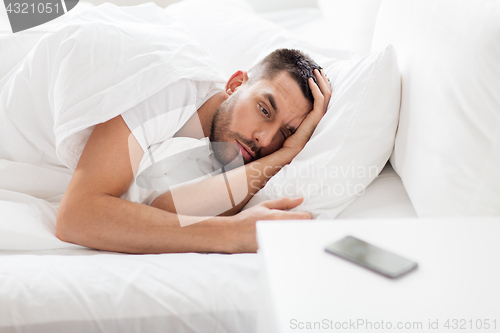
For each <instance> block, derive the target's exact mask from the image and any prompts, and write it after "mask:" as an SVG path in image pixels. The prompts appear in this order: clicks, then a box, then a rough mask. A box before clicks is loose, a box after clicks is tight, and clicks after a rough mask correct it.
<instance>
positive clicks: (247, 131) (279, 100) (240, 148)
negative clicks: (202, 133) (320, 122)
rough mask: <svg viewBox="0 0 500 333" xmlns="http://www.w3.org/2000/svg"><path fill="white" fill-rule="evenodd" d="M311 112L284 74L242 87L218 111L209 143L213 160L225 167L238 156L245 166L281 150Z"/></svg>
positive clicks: (293, 81)
mask: <svg viewBox="0 0 500 333" xmlns="http://www.w3.org/2000/svg"><path fill="white" fill-rule="evenodd" d="M311 110H312V103H311V102H309V100H307V98H306V97H305V96H304V94H303V93H302V91H301V90H300V87H299V85H298V84H297V82H295V80H294V79H293V78H292V77H291V76H290V74H288V73H286V72H282V73H280V74H278V75H276V76H275V77H274V78H273V79H272V80H264V79H262V80H258V81H255V82H254V83H253V84H251V85H248V84H246V83H245V84H242V85H241V86H240V87H239V88H238V89H237V90H236V92H234V93H233V94H232V95H231V96H230V97H229V98H228V99H227V100H225V101H224V102H223V103H222V104H221V105H220V107H219V108H218V109H217V111H216V113H215V116H214V118H213V121H212V130H211V133H210V140H211V141H212V142H228V143H230V144H227V145H214V146H213V149H214V153H215V156H216V158H217V159H218V160H219V161H220V162H221V163H223V164H228V163H229V162H231V161H232V160H234V159H235V158H236V156H237V155H238V152H240V153H241V155H242V156H243V159H244V161H245V163H248V162H251V161H252V160H255V159H258V158H261V157H264V156H266V155H269V154H271V153H273V152H275V151H277V150H278V149H280V148H281V147H282V146H283V143H284V142H285V140H286V138H288V137H289V136H290V135H291V134H293V132H295V130H296V129H297V128H298V127H299V125H300V124H301V123H302V121H303V120H304V118H305V117H306V116H307V114H308V113H309V112H310V111H311Z"/></svg>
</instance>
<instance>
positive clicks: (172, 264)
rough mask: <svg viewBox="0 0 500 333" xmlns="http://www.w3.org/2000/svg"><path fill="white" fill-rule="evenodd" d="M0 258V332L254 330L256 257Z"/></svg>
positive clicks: (74, 253) (75, 254)
mask: <svg viewBox="0 0 500 333" xmlns="http://www.w3.org/2000/svg"><path fill="white" fill-rule="evenodd" d="M0 254H1V255H0V333H7V332H33V333H35V332H36V333H58V332H60V333H63V332H64V333H67V332H72V333H79V332H82V333H83V332H106V333H111V332H113V333H115V332H116V333H128V332H130V333H131V332H137V333H139V332H141V333H143V332H148V333H153V332H228V333H229V332H255V325H256V308H257V300H256V295H257V294H258V293H257V288H258V284H257V280H258V277H257V274H258V265H257V258H256V255H255V254H239V255H224V254H197V253H183V254H161V255H126V254H120V253H109V252H102V251H95V250H90V249H89V250H87V249H79V250H50V251H39V252H34V253H26V252H13V251H10V252H5V251H4V252H1V253H0Z"/></svg>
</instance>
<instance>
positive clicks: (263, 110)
mask: <svg viewBox="0 0 500 333" xmlns="http://www.w3.org/2000/svg"><path fill="white" fill-rule="evenodd" d="M259 107H260V110H261V111H262V113H263V114H265V115H266V117H269V112H267V110H266V109H264V108H263V107H262V106H261V105H259Z"/></svg>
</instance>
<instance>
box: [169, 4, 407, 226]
mask: <svg viewBox="0 0 500 333" xmlns="http://www.w3.org/2000/svg"><path fill="white" fill-rule="evenodd" d="M245 7H246V4H245V3H244V2H243V1H236V0H230V1H227V0H226V1H225V0H211V1H208V0H185V1H182V2H179V3H176V4H174V5H171V6H169V7H167V8H166V10H167V12H168V13H169V14H170V15H172V16H173V17H175V18H176V19H178V20H179V21H180V22H181V23H184V24H185V25H187V26H189V29H190V32H191V33H192V34H193V36H194V37H195V38H198V39H199V42H200V43H202V44H203V46H205V47H206V48H208V49H209V52H211V53H212V55H213V56H214V57H215V61H216V62H217V63H218V64H220V66H221V67H222V68H223V69H224V71H226V73H227V74H228V75H230V74H232V73H233V72H234V71H236V70H238V69H244V70H247V69H249V68H250V67H251V66H252V65H253V64H254V63H256V62H257V61H258V60H260V59H261V58H263V57H264V56H266V55H267V54H268V53H269V52H271V51H273V50H275V49H277V48H281V47H294V48H298V49H301V50H303V51H305V52H306V53H308V54H309V55H311V56H312V58H313V59H315V60H316V61H317V62H318V63H319V64H320V65H321V66H322V67H324V68H325V70H326V73H327V76H328V77H329V78H330V80H331V82H332V85H333V87H334V93H333V96H332V99H331V101H330V105H329V111H328V113H327V115H325V117H324V119H323V120H322V121H321V123H320V124H319V125H318V128H317V129H316V131H315V133H314V135H313V137H312V138H311V140H310V141H309V142H308V144H307V145H306V147H305V148H304V149H303V151H302V152H301V153H300V154H299V155H298V156H297V157H296V158H295V159H294V161H293V162H292V163H291V164H290V165H288V166H287V167H285V168H283V169H282V170H281V171H280V172H279V173H278V174H277V175H276V176H274V177H273V178H272V179H271V180H270V181H269V182H268V183H267V184H266V186H265V187H264V188H263V189H262V190H261V191H259V192H258V193H257V194H256V195H255V196H254V197H253V198H252V200H251V201H250V202H249V203H248V204H247V206H246V208H248V207H251V206H253V205H255V204H257V203H259V202H262V201H265V200H269V199H273V198H277V197H281V196H284V195H286V196H292V197H293V196H299V195H300V196H304V197H305V199H306V200H305V201H304V203H302V205H301V206H300V207H298V210H307V211H310V212H312V213H313V215H314V216H315V217H325V218H334V217H335V216H336V215H337V214H338V213H340V212H341V211H342V210H343V209H344V208H345V207H347V206H348V205H349V204H350V203H351V202H352V201H353V200H354V199H355V198H356V197H357V195H358V194H360V193H363V192H364V188H365V187H366V186H368V184H369V183H370V182H371V181H372V180H373V179H374V178H375V177H377V175H378V174H379V172H380V171H381V170H382V168H383V167H384V165H385V163H386V162H387V160H388V158H389V156H390V154H391V152H392V149H393V144H394V137H395V131H396V127H397V121H398V115H399V102H400V76H399V70H398V67H397V60H396V54H395V52H394V49H393V48H391V47H388V48H386V49H383V50H381V51H378V52H374V53H371V54H369V55H368V56H366V57H365V58H363V59H361V60H356V61H347V60H338V59H334V58H332V55H336V54H337V55H340V56H342V55H345V53H343V52H338V50H332V49H325V48H323V47H322V46H317V45H310V44H307V43H305V42H302V41H296V40H294V39H293V36H291V34H290V33H289V32H288V31H287V30H285V29H283V28H281V27H279V26H277V25H275V24H273V23H272V22H269V21H267V20H265V19H263V18H262V17H259V16H258V15H257V14H255V13H253V12H252V11H251V10H249V9H248V8H246V9H245ZM207 13H210V15H207ZM212 13H213V15H212ZM207 27H210V29H207ZM212 29H213V30H212ZM324 168H327V169H328V171H327V177H319V178H318V177H315V176H314V175H313V174H315V175H318V172H323V171H322V170H325V169H324ZM294 171H297V172H301V173H299V174H298V177H294V175H293V172H294ZM333 173H336V174H333ZM320 176H321V175H320ZM307 186H309V188H308V187H307ZM314 186H321V190H322V191H323V192H322V193H315V192H314V189H313V188H312V187H314ZM285 191H286V192H285ZM325 191H327V192H328V193H326V192H325Z"/></svg>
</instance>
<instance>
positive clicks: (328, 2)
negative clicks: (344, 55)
mask: <svg viewBox="0 0 500 333" xmlns="http://www.w3.org/2000/svg"><path fill="white" fill-rule="evenodd" d="M380 2H381V0H318V7H319V8H320V10H321V11H322V13H323V15H324V17H325V18H326V20H327V24H328V28H329V30H328V32H329V37H330V42H331V43H333V45H335V47H337V48H342V49H347V50H351V51H352V52H353V57H354V58H361V57H362V56H365V55H366V54H368V53H369V52H370V50H371V46H372V38H373V31H374V29H375V21H376V18H377V12H378V9H379V7H380Z"/></svg>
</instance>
